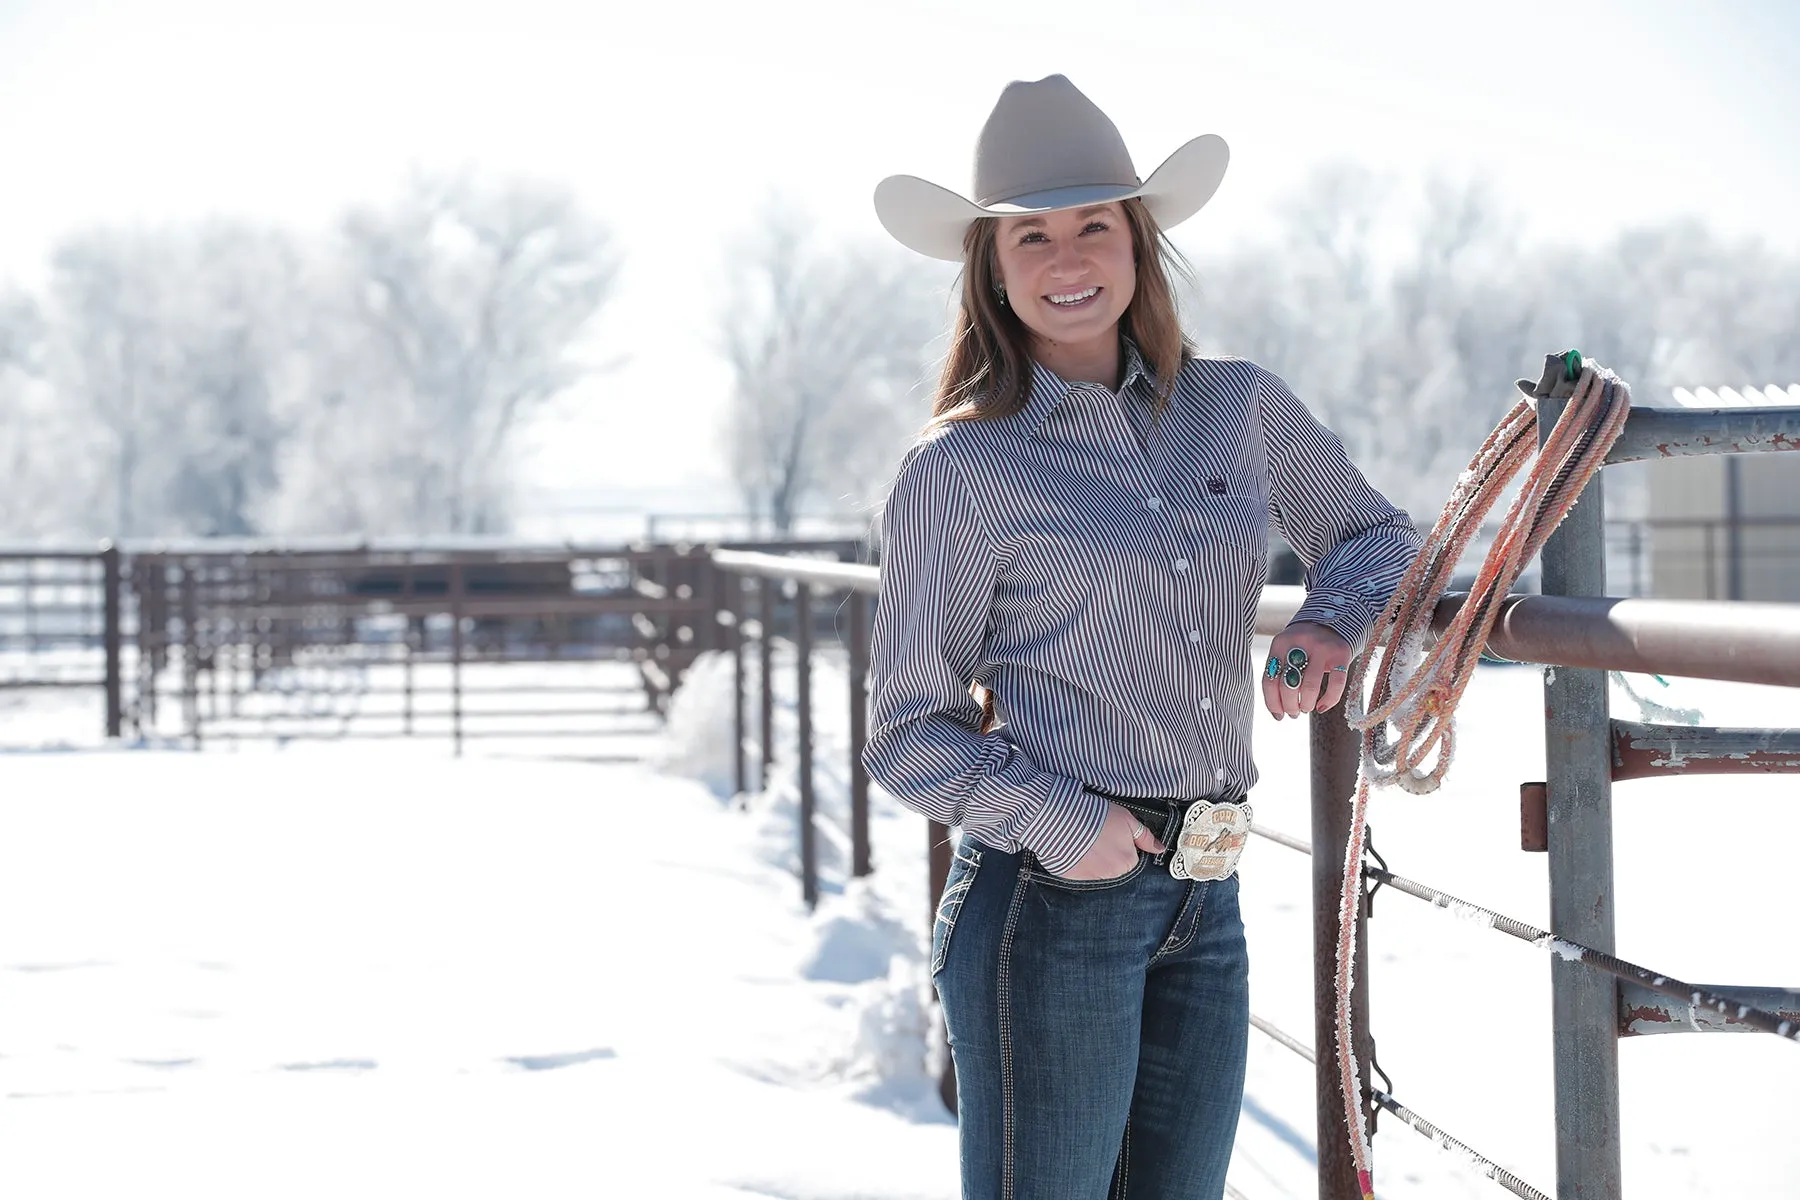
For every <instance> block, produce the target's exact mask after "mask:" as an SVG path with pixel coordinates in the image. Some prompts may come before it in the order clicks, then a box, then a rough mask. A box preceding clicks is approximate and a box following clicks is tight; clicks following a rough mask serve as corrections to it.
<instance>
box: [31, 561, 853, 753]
mask: <svg viewBox="0 0 1800 1200" xmlns="http://www.w3.org/2000/svg"><path fill="white" fill-rule="evenodd" d="M752 545H753V546H754V545H756V544H755V543H752ZM781 545H782V546H783V548H784V549H788V548H796V547H797V548H801V549H811V550H813V551H816V552H819V553H826V554H831V555H839V556H854V555H855V554H856V553H857V549H858V547H857V544H856V543H854V542H845V541H832V542H823V543H816V544H807V543H798V544H796V543H782V544H781ZM709 550H710V547H705V546H699V545H695V544H638V545H615V546H562V547H526V546H512V545H493V544H487V545H462V546H457V545H435V546H434V545H419V544H416V543H414V544H398V543H396V544H376V545H353V544H346V545H341V546H312V547H293V546H282V545H277V544H272V543H267V542H257V541H237V542H225V543H221V542H215V541H201V542H194V543H190V544H186V545H155V546H142V547H119V546H112V545H106V546H103V547H101V548H100V549H98V550H93V551H76V550H44V549H30V550H25V549H20V550H13V551H6V552H0V688H9V689H27V688H30V689H62V690H78V691H79V690H88V691H98V692H100V693H102V694H103V695H104V697H105V726H104V732H105V734H106V736H108V737H122V736H133V737H138V738H145V737H151V736H163V737H176V738H180V739H183V740H185V741H186V742H188V743H189V744H192V745H196V746H198V745H200V744H202V743H204V742H210V741H244V740H292V739H304V738H332V739H346V738H352V739H361V738H414V737H439V736H441V737H448V738H449V739H450V740H451V743H452V745H453V746H454V748H455V749H456V750H457V751H458V752H460V751H461V748H462V744H463V742H464V741H465V740H466V739H469V738H513V737H529V738H531V739H539V738H604V737H606V736H608V735H609V734H612V733H630V732H633V730H632V729H630V728H628V726H627V724H623V723H621V722H620V721H619V718H620V717H621V716H624V715H629V714H641V715H642V716H643V717H644V718H645V721H646V722H647V725H646V727H645V729H644V730H640V732H645V731H648V730H649V729H650V728H653V727H655V726H658V725H660V720H661V717H662V715H663V714H664V712H665V711H666V708H667V704H668V701H669V698H670V696H671V695H672V694H673V692H674V689H675V687H676V686H677V684H678V683H679V681H680V679H681V676H682V674H683V672H685V671H686V669H687V667H688V666H689V665H690V664H691V663H692V662H693V661H694V659H695V658H696V657H697V656H698V655H700V654H701V653H704V652H705V651H707V650H709V649H713V648H715V647H716V646H717V644H718V640H719V637H720V629H719V626H718V625H717V624H716V622H713V621H711V620H705V619H702V618H706V617H710V615H711V613H712V611H713V607H714V603H713V600H712V598H711V597H709V596H707V595H704V594H703V593H702V592H701V591H699V590H698V589H699V586H700V584H701V583H702V580H703V579H705V580H710V579H711V578H712V577H713V572H712V570H711V568H710V565H709V563H708V561H707V558H706V555H707V553H708V552H709ZM607 663H619V664H625V665H627V666H628V667H629V668H631V670H632V674H634V675H635V677H636V678H635V682H622V681H630V680H631V679H632V675H631V674H627V675H623V676H622V675H620V674H619V673H618V672H617V671H611V672H597V671H595V670H592V669H586V670H584V669H583V668H584V667H586V668H592V667H593V666H594V665H596V664H607ZM473 667H482V668H491V669H484V670H483V671H482V672H481V674H480V677H479V679H471V678H470V677H469V676H468V674H467V671H468V669H469V668H473Z"/></svg>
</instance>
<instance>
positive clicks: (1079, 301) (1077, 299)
mask: <svg viewBox="0 0 1800 1200" xmlns="http://www.w3.org/2000/svg"><path fill="white" fill-rule="evenodd" d="M1100 292H1101V289H1100V288H1098V287H1089V288H1082V289H1081V290H1080V291H1077V292H1055V293H1053V294H1051V295H1048V296H1045V297H1044V302H1045V303H1046V304H1048V305H1050V307H1051V308H1060V309H1064V310H1068V309H1072V308H1086V307H1087V306H1088V305H1090V304H1092V303H1094V302H1095V301H1096V300H1098V299H1099V298H1100Z"/></svg>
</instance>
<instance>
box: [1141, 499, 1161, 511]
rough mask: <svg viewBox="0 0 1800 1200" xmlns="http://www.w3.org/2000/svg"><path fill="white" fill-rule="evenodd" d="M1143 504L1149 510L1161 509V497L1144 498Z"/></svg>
mask: <svg viewBox="0 0 1800 1200" xmlns="http://www.w3.org/2000/svg"><path fill="white" fill-rule="evenodd" d="M1144 503H1145V504H1147V505H1149V506H1150V507H1151V508H1161V507H1162V497H1161V496H1145V497H1144Z"/></svg>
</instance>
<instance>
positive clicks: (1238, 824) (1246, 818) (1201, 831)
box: [1169, 800, 1251, 879]
mask: <svg viewBox="0 0 1800 1200" xmlns="http://www.w3.org/2000/svg"><path fill="white" fill-rule="evenodd" d="M1250 818H1251V809H1250V806H1249V805H1248V804H1246V803H1244V802H1243V801H1241V800H1240V801H1233V800H1196V801H1195V802H1194V803H1193V804H1191V805H1189V806H1188V810H1187V812H1186V813H1184V814H1182V818H1181V830H1180V832H1178V833H1177V834H1176V835H1175V844H1174V845H1173V846H1171V847H1170V848H1169V851H1170V852H1169V874H1171V875H1173V876H1174V877H1175V878H1177V879H1224V878H1226V877H1228V876H1229V875H1231V873H1232V872H1234V871H1236V870H1237V863H1238V856H1239V855H1241V854H1243V852H1244V846H1245V844H1246V843H1248V842H1249V840H1250Z"/></svg>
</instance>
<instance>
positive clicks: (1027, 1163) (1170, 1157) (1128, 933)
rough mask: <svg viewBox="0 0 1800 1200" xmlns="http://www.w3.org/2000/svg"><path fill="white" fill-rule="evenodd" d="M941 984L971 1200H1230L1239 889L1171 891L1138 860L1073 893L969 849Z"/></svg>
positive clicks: (1071, 886) (954, 868)
mask: <svg viewBox="0 0 1800 1200" xmlns="http://www.w3.org/2000/svg"><path fill="white" fill-rule="evenodd" d="M1146 824H1150V822H1149V821H1146ZM1150 827H1151V828H1152V829H1158V825H1157V824H1150ZM1158 831H1159V832H1161V833H1162V834H1163V840H1164V842H1165V843H1167V842H1168V841H1169V840H1170V839H1171V837H1172V835H1173V831H1172V830H1158ZM931 966H932V971H933V974H934V976H935V978H936V983H937V989H938V995H939V998H940V999H941V1001H942V1004H943V1009H944V1018H945V1024H946V1025H947V1026H948V1029H949V1036H950V1049H951V1054H952V1057H953V1059H954V1061H955V1063H956V1095H957V1107H958V1118H959V1122H960V1125H961V1156H962V1188H963V1197H964V1200H1109V1198H1111V1200H1176V1198H1177V1197H1180V1198H1181V1200H1215V1198H1217V1197H1219V1196H1221V1195H1222V1194H1223V1193H1224V1189H1225V1171H1226V1168H1227V1167H1228V1166H1229V1165H1230V1162H1231V1146H1232V1142H1233V1140H1234V1139H1235V1137H1236V1135H1237V1121H1238V1108H1239V1104H1240V1102H1241V1100H1242V1097H1243V1090H1244V1059H1245V1054H1246V1051H1247V1042H1248V1037H1249V983H1248V976H1249V956H1248V953H1247V951H1246V949H1245V945H1244V925H1243V921H1242V920H1241V919H1240V917H1239V915H1238V881H1237V877H1236V876H1235V875H1233V876H1231V877H1230V878H1227V879H1224V880H1220V881H1217V882H1213V883H1203V882H1195V881H1187V880H1178V879H1176V878H1174V877H1173V876H1171V875H1170V874H1169V872H1168V868H1167V866H1166V865H1164V864H1163V863H1162V862H1161V861H1159V859H1158V858H1156V857H1152V856H1151V855H1148V854H1141V853H1140V855H1139V857H1138V862H1137V865H1136V866H1135V867H1133V868H1132V869H1131V870H1130V871H1128V872H1127V873H1126V874H1125V875H1123V876H1121V877H1119V878H1117V879H1105V880H1094V881H1079V882H1078V881H1074V880H1066V879H1062V878H1059V877H1057V876H1054V875H1051V874H1049V873H1048V872H1046V871H1045V870H1044V869H1043V867H1042V866H1041V864H1039V863H1037V862H1036V860H1035V859H1034V858H1033V857H1032V856H1031V855H1030V854H1029V853H1025V854H1007V853H1004V852H1002V851H999V850H995V849H993V848H991V847H988V846H985V845H982V844H981V843H979V842H976V841H974V840H972V839H970V838H968V837H964V838H963V840H962V843H961V845H959V846H958V847H957V850H956V855H955V857H954V859H952V861H951V866H950V875H949V879H948V881H947V883H946V885H945V888H944V894H943V896H942V898H941V899H940V901H939V905H938V917H937V922H936V927H935V929H934V930H933V933H932V963H931Z"/></svg>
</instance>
